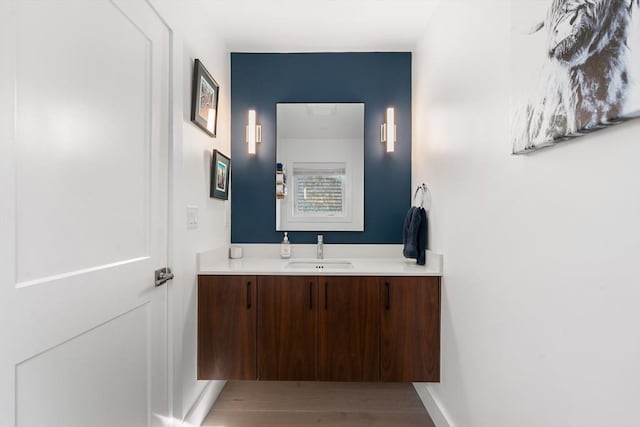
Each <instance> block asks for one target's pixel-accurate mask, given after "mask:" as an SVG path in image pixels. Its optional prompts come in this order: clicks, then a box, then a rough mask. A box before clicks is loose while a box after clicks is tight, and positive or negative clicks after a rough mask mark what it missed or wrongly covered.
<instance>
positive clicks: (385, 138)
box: [380, 108, 396, 153]
mask: <svg viewBox="0 0 640 427" xmlns="http://www.w3.org/2000/svg"><path fill="white" fill-rule="evenodd" d="M380 141H382V142H383V143H386V144H387V153H393V151H394V150H395V145H396V119H395V111H394V109H393V108H387V122H386V123H383V124H381V125H380Z"/></svg>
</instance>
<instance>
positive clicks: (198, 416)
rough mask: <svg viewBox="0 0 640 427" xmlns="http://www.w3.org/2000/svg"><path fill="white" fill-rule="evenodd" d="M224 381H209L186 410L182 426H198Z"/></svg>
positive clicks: (216, 397) (218, 394) (218, 393)
mask: <svg viewBox="0 0 640 427" xmlns="http://www.w3.org/2000/svg"><path fill="white" fill-rule="evenodd" d="M226 383H227V382H226V381H209V383H208V384H207V385H206V386H205V388H204V389H203V390H202V393H200V395H199V396H198V398H197V399H196V401H195V402H194V403H193V406H191V409H189V412H187V416H186V417H185V418H184V421H183V422H182V427H200V426H201V425H202V422H203V421H204V419H205V418H206V417H207V415H208V414H209V411H210V410H211V407H212V406H213V404H214V403H215V402H216V400H217V399H218V396H220V392H221V391H222V389H223V388H224V385H225V384H226Z"/></svg>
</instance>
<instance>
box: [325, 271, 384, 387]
mask: <svg viewBox="0 0 640 427" xmlns="http://www.w3.org/2000/svg"><path fill="white" fill-rule="evenodd" d="M318 282H319V285H320V301H321V306H320V309H319V318H320V328H319V329H320V330H319V346H320V349H319V362H318V363H319V367H318V371H319V372H318V374H319V379H320V380H323V381H378V380H379V378H380V293H379V290H378V289H379V286H378V279H377V278H375V277H320V278H319V279H318Z"/></svg>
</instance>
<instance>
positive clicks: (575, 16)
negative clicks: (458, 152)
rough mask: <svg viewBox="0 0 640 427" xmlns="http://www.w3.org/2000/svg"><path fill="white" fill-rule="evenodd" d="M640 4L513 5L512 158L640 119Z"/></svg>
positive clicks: (564, 0)
mask: <svg viewBox="0 0 640 427" xmlns="http://www.w3.org/2000/svg"><path fill="white" fill-rule="evenodd" d="M639 2H640V0H533V1H528V0H524V1H523V0H513V1H512V4H511V10H512V12H511V14H512V34H511V36H512V37H511V40H512V45H511V47H512V49H511V61H512V76H513V78H512V138H513V153H515V154H519V153H526V152H529V151H532V150H536V149H539V148H542V147H547V146H550V145H553V144H556V143H557V142H560V141H564V140H566V139H569V138H573V137H576V136H580V135H584V134H587V133H590V132H593V131H596V130H599V129H602V128H604V127H606V126H609V125H612V124H616V123H620V122H622V121H625V120H629V119H632V118H636V117H640V44H639V43H638V40H639V36H640V19H639V18H640V5H639V4H638V3H639Z"/></svg>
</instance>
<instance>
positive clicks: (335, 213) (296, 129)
mask: <svg viewBox="0 0 640 427" xmlns="http://www.w3.org/2000/svg"><path fill="white" fill-rule="evenodd" d="M276 115H277V118H276V140H277V145H276V146H277V148H276V150H277V152H276V161H277V163H278V172H277V173H276V191H275V194H276V196H275V197H276V230H277V231H363V230H364V104H362V103H339V104H337V103H336V104H331V103H321V104H319V103H316V104H303V103H297V104H284V103H281V104H277V106H276Z"/></svg>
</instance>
